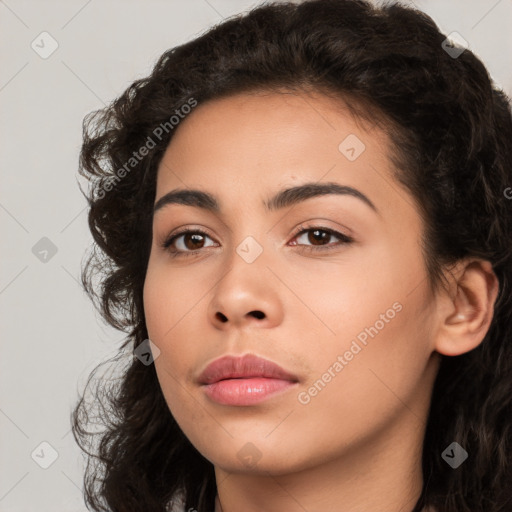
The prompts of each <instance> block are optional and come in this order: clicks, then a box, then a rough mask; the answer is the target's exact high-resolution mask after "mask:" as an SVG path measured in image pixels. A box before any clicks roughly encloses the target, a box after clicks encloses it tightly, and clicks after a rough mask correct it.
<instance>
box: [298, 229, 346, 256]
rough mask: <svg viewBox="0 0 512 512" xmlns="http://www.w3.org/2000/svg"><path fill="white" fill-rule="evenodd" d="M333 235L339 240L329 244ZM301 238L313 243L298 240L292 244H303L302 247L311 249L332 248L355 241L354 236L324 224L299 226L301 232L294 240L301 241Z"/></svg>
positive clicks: (322, 249)
mask: <svg viewBox="0 0 512 512" xmlns="http://www.w3.org/2000/svg"><path fill="white" fill-rule="evenodd" d="M333 237H334V238H338V240H339V242H338V243H336V244H334V245H332V244H328V241H329V240H330V239H332V238H333ZM301 238H302V242H306V243H307V242H309V243H311V244H312V245H303V244H302V243H297V242H292V245H302V249H306V250H311V251H324V250H332V249H336V248H337V247H339V246H340V245H345V244H349V243H351V242H353V241H354V240H353V238H351V237H349V236H347V235H344V234H343V233H339V232H338V231H335V230H334V229H330V228H325V227H322V226H310V227H304V226H299V232H298V233H297V234H296V235H295V236H294V240H295V239H297V241H300V239H301Z"/></svg>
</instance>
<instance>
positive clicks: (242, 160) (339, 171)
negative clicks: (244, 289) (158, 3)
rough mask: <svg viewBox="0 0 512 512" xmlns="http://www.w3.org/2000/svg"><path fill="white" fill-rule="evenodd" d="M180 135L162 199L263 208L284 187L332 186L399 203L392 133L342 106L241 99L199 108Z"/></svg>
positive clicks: (290, 96)
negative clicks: (205, 198)
mask: <svg viewBox="0 0 512 512" xmlns="http://www.w3.org/2000/svg"><path fill="white" fill-rule="evenodd" d="M175 130H176V131H175V132H174V135H173V138H172V139H171V142H170V144H169V146H168V148H167V149H166V152H165V154H164V156H163V158H162V160H161V163H160V167H159V171H158V177H157V193H156V200H158V199H159V198H160V197H162V196H163V195H164V194H165V193H167V192H169V191H170V190H173V189H183V188H194V189H201V190H206V191H209V192H211V193H212V194H214V195H215V196H216V197H218V198H219V199H220V201H219V202H220V203H221V207H222V202H229V201H235V200H237V201H238V202H239V201H240V200H241V198H243V201H244V202H245V203H246V205H249V204H250V203H251V202H252V201H254V203H253V205H254V206H255V207H256V202H258V205H261V204H264V199H266V198H267V197H270V196H271V195H273V192H274V191H276V190H278V189H282V188H283V187H284V186H294V185H299V184H301V183H305V182H312V181H314V182H322V181H329V182H337V183H339V184H340V185H343V186H351V187H354V188H357V189H359V190H362V191H363V193H364V194H365V195H366V196H368V197H372V196H373V197H374V198H375V199H374V200H372V201H373V202H374V203H376V204H377V203H380V204H381V205H382V206H383V207H384V208H385V207H386V204H389V205H392V203H393V201H394V202H396V197H393V196H396V191H395V192H393V187H391V188H390V187H389V183H390V181H391V180H393V178H392V172H393V168H392V164H391V162H390V159H389V152H390V148H391V143H390V140H389V137H388V135H387V133H386V132H385V130H382V129H381V128H379V127H377V126H376V125H372V124H370V123H369V122H367V121H365V120H362V119H360V118H358V117H356V116H354V115H353V114H352V112H351V110H350V109H349V108H348V106H347V103H346V102H344V101H342V100H338V99H333V98H330V97H327V96H324V95H322V94H309V93H308V94H306V93H289V92H288V93H278V92H265V93H262V92H258V93H244V94H237V95H234V96H230V97H225V98H222V99H215V100H211V101H208V102H205V103H203V104H199V105H198V106H197V107H196V108H195V109H194V110H193V111H192V112H191V113H190V114H189V115H188V116H187V117H186V118H185V119H183V120H181V121H180V124H179V125H178V126H177V127H176V128H175ZM386 182H388V184H387V185H386ZM396 186H397V187H398V186H399V184H396ZM386 193H387V196H386ZM403 193H404V194H405V191H404V192H403ZM258 208H259V206H258Z"/></svg>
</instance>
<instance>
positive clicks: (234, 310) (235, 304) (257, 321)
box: [208, 252, 283, 330]
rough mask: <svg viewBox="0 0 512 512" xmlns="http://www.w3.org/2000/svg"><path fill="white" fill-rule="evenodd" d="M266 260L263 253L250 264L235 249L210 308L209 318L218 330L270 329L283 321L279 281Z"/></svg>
mask: <svg viewBox="0 0 512 512" xmlns="http://www.w3.org/2000/svg"><path fill="white" fill-rule="evenodd" d="M266 263H267V262H266V260H265V258H264V257H263V254H262V255H260V256H259V257H258V258H257V259H256V260H255V261H253V262H252V263H247V262H246V261H244V259H243V258H241V257H240V256H239V255H238V254H237V253H236V252H234V254H233V256H232V257H231V258H230V261H229V266H228V269H227V271H226V272H224V275H223V277H222V278H221V279H220V281H218V283H217V284H216V286H215V288H214V290H213V295H212V297H211V300H210V304H209V308H208V315H209V318H210V321H211V322H212V323H213V325H214V326H215V327H216V328H217V329H222V330H226V329H232V328H245V327H249V326H251V327H253V328H269V327H275V326H276V325H279V323H281V322H282V318H283V305H282V302H281V297H280V296H279V290H278V288H279V280H278V279H276V277H275V276H274V274H273V272H271V271H270V269H269V268H268V267H267V265H266Z"/></svg>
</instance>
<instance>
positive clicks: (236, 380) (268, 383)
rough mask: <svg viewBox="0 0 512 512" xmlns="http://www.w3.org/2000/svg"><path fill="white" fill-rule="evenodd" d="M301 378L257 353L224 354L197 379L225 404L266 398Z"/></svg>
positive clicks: (294, 385)
mask: <svg viewBox="0 0 512 512" xmlns="http://www.w3.org/2000/svg"><path fill="white" fill-rule="evenodd" d="M298 381H299V380H298V378H297V377H296V376H295V375H293V374H291V373H290V372H287V371H286V370H284V369H283V368H281V367H280V366H279V365H277V364H276V363H274V362H272V361H269V360H267V359H263V358H260V357H258V356H256V355H254V354H246V355H244V356H243V357H234V356H225V357H221V358H219V359H216V360H215V361H213V363H211V364H210V365H208V366H207V367H206V369H205V370H204V371H203V372H202V373H201V375H200V376H199V379H198V383H199V384H200V385H201V388H202V389H203V391H204V392H205V394H206V395H207V396H208V397H209V398H210V399H211V400H213V401H214V402H216V403H218V404H222V405H236V406H247V405H253V404H257V403H260V402H263V401H265V400H267V399H269V398H270V397H273V396H275V395H277V394H281V393H283V392H284V391H286V390H289V389H291V388H293V387H296V386H297V385H298Z"/></svg>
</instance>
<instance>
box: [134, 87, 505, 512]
mask: <svg viewBox="0 0 512 512" xmlns="http://www.w3.org/2000/svg"><path fill="white" fill-rule="evenodd" d="M350 134H354V135H356V136H357V137H358V138H359V139H360V140H361V141H362V142H363V143H364V145H365V150H364V151H363V152H362V153H361V154H360V155H359V156H358V157H357V158H356V159H355V160H353V161H350V160H349V159H347V157H346V156H345V154H343V153H342V152H340V150H339V148H338V147H339V145H340V143H341V142H342V141H343V140H344V139H345V138H346V137H347V136H348V135H350ZM389 148H390V142H389V140H388V137H387V135H386V133H385V132H384V131H382V130H381V129H380V128H378V127H376V126H370V125H369V124H368V123H363V122H362V121H361V120H357V119H354V117H353V116H352V115H350V113H349V112H348V110H347V109H346V108H344V104H343V102H341V101H337V102H335V101H334V100H333V99H331V98H327V97H325V96H322V95H320V94H306V93H300V94H299V93H294V94H291V93H287V94H280V93H277V92H272V93H266V94H262V93H258V94H256V93H254V94H238V95H235V96H231V97H228V98H224V99H221V100H213V101H210V102H207V103H204V104H200V105H198V106H197V107H196V108H195V109H194V110H193V111H192V113H191V114H189V115H188V116H187V117H186V119H184V120H183V121H181V123H180V125H179V126H178V127H177V129H176V133H175V134H174V137H173V139H172V140H171V142H170V144H169V147H168V148H167V150H166V152H165V154H164V156H163V159H162V162H161V165H160V167H159V170H158V176H157V190H156V198H155V203H156V202H157V201H158V200H159V199H160V198H161V197H162V196H164V195H165V194H166V193H167V192H169V191H171V190H175V189H184V188H194V189H200V190H203V191H206V192H209V193H211V194H213V195H215V196H216V197H217V199H218V201H219V203H220V205H221V210H220V212H218V213H212V212H209V211H206V210H204V209H201V208H198V207H195V206H188V205H182V204H171V205H167V206H165V207H164V208H162V209H160V210H158V211H157V212H156V213H155V215H154V221H153V245H152V248H151V255H150V259H149V263H148V269H147V275H146V281H145V287H144V308H145V315H146V322H147V327H148V334H149V337H150V339H151V340H152V342H153V343H154V344H155V345H156V346H157V347H158V348H159V350H160V351H161V352H160V354H159V356H158V357H157V358H156V359H155V365H156V371H157V375H158V379H159V382H160V385H161V387H162V390H163V394H164V396H165V399H166V401H167V404H168V406H169V408H170V410H171V412H172V414H173V415H174V417H175V418H176V421H177V422H178V423H179V425H180V427H181V428H182V430H183V431H184V433H185V434H186V435H187V437H188V438H189V439H190V441H191V442H192V444H193V445H194V446H195V447H196V448H197V449H198V451H199V452H200V453H201V454H202V455H203V456H204V457H205V458H207V459H208V460H209V461H211V462H212V464H213V465H214V467H215V475H216V480H217V489H218V499H217V502H216V508H215V512H220V511H221V510H222V511H223V512H236V511H239V510H240V509H241V508H243V510H244V511H246V512H256V511H258V512H259V511H262V510H264V511H265V512H277V511H280V512H281V511H283V510H286V511H289V512H299V511H300V512H303V511H305V510H307V511H309V512H317V511H322V512H328V511H332V512H334V511H336V512H340V511H341V512H367V511H368V510H379V511H380V512H397V511H401V512H409V511H410V510H412V508H413V506H414V503H415V502H416V500H417V498H418V496H419V494H420V492H421V486H422V473H421V449H422V443H423V437H424V428H425V422H426V419H427V413H428V407H429V403H430V397H431V392H432V386H433V383H434V380H435V377H436V374H437V371H438V366H439V362H440V356H439V354H445V355H457V354H461V353H464V352H467V351H469V350H471V349H473V348H475V347H476V346H477V345H478V344H479V343H480V342H481V341H482V339H483V337H484V335H485V333H486V332H487V330H488V327H489V324H490V321H491V319H492V313H493V304H494V300H495V298H496V294H497V281H496V278H495V276H494V274H493V272H492V269H491V266H490V265H489V264H488V263H487V262H485V261H478V260H467V261H461V262H459V264H458V265H456V266H455V267H453V268H452V269H451V271H450V272H447V274H446V275H447V279H448V281H447V283H448V284H447V286H446V289H445V288H442V289H441V290H439V291H438V292H436V294H434V295H433V294H431V293H430V291H429V287H428V281H427V274H426V269H425V265H424V261H423V258H422V253H421V248H420V241H421V235H422V231H423V221H422V219H421V217H420V214H419V210H418V208H417V207H416V203H415V201H414V199H413V198H412V197H411V195H410V194H409V193H408V192H406V191H405V190H404V189H403V188H402V187H401V185H400V184H399V183H398V182H397V181H396V180H395V179H394V178H393V175H392V171H393V167H392V164H391V162H390V160H389V150H390V149H389ZM327 181H329V182H335V183H338V184H340V185H347V186H351V187H353V188H355V189H357V190H359V191H360V192H362V193H363V194H364V195H365V196H367V197H368V198H369V199H370V200H371V201H372V203H373V204H374V205H375V206H376V208H377V210H378V212H375V211H374V210H373V209H372V208H370V207H369V206H368V205H366V204H365V203H364V202H363V201H362V200H360V199H358V198H356V197H353V196H350V195H335V194H330V195H324V196H319V197H314V198H309V199H307V200H305V201H303V202H301V203H299V204H296V205H294V206H291V207H288V208H284V209H282V210H276V211H272V212H269V211H267V210H265V208H264V206H263V201H264V200H266V199H267V198H269V197H271V196H272V195H274V194H275V193H276V192H277V191H278V190H280V189H282V188H285V187H290V186H297V185H300V184H303V183H305V182H315V183H317V182H320V183H323V182H327ZM301 225H302V226H303V227H304V228H305V229H308V228H309V229H311V228H312V227H314V228H316V227H321V228H323V229H325V228H329V229H332V230H335V231H338V232H340V233H342V234H345V235H348V236H351V237H353V240H354V241H353V242H352V243H349V244H340V238H338V237H337V235H332V236H330V237H329V236H328V235H324V236H325V239H324V241H323V242H322V241H320V242H317V244H318V245H315V238H314V237H313V236H312V235H313V233H312V231H307V232H305V233H302V234H300V235H298V236H295V234H296V233H298V228H299V227H300V226H301ZM187 226H188V227H191V228H199V229H202V230H204V231H207V232H208V236H207V237H205V238H203V239H201V238H200V239H199V242H197V241H196V242H195V245H194V243H193V242H191V241H190V239H188V242H187V240H186V239H187V237H180V238H179V239H178V240H176V241H175V244H174V246H175V248H177V249H178V250H181V251H183V252H185V251H188V252H193V250H194V248H196V252H195V254H194V255H192V256H177V257H174V258H173V257H172V256H171V254H170V253H169V252H168V250H166V249H164V248H163V247H162V244H163V242H164V241H165V239H166V238H167V237H168V236H169V235H170V234H172V233H173V232H178V231H179V229H178V228H180V229H182V228H184V227H187ZM313 231H314V230H313ZM308 234H309V236H308ZM248 236H251V237H253V238H254V239H255V240H256V241H257V243H258V244H259V245H260V246H261V248H262V251H263V252H262V253H261V254H260V255H259V256H258V257H257V258H256V259H255V261H253V262H252V263H248V262H247V261H245V260H244V259H243V258H242V257H241V256H239V254H238V253H237V252H236V249H237V247H238V246H239V245H240V244H241V242H242V241H244V239H245V238H246V237H248ZM294 242H295V243H297V244H299V245H294ZM322 244H323V246H327V245H330V246H331V250H324V251H322V250H321V247H320V249H318V246H319V245H320V246H322ZM308 249H310V250H309V251H308ZM315 251H316V252H315ZM396 303H399V304H400V305H401V306H402V308H401V310H400V311H399V312H396V314H395V315H394V317H393V318H392V319H388V322H385V324H384V327H383V328H382V329H380V330H379V332H378V334H377V335H375V336H374V337H373V338H371V337H368V340H367V344H366V345H363V344H362V343H359V345H360V346H361V347H362V349H361V350H360V351H359V352H358V353H357V354H356V355H354V356H353V358H352V359H351V360H350V361H346V359H344V360H345V362H346V363H347V364H346V365H343V368H342V370H341V371H338V372H337V373H336V372H334V373H335V377H332V378H331V380H330V382H328V383H327V384H326V385H325V386H324V387H323V388H322V389H321V391H320V392H318V393H317V394H316V395H315V396H310V401H309V402H308V403H307V404H304V403H301V402H300V401H299V399H298V395H299V393H300V392H302V393H303V395H302V396H304V393H307V392H308V390H309V389H310V388H311V386H312V385H313V384H314V383H315V382H316V381H318V379H320V378H322V375H323V374H325V373H326V371H327V369H328V368H332V367H333V364H334V363H335V362H336V361H337V360H338V359H337V358H338V356H340V355H341V356H343V355H344V354H345V352H346V351H347V350H349V349H350V347H351V343H352V342H353V340H355V339H356V337H357V335H358V334H360V333H361V332H362V331H364V330H365V328H369V327H370V326H375V325H376V322H377V321H378V320H379V319H381V318H382V317H381V316H380V315H382V314H386V311H387V310H389V309H390V308H392V305H393V304H396ZM251 311H260V312H262V313H263V314H262V315H260V317H257V316H254V315H252V314H251V313H250V312H251ZM216 313H222V315H224V316H225V321H224V322H223V321H222V320H221V318H220V317H219V315H216ZM379 325H380V324H379ZM245 353H254V354H257V355H259V356H261V357H264V358H267V359H270V360H272V361H274V362H276V363H277V364H279V365H280V366H282V367H283V368H285V369H286V370H287V371H289V372H291V373H293V374H295V375H297V377H298V379H299V383H298V386H297V387H296V388H295V389H293V390H288V391H285V392H283V393H281V394H279V395H275V396H273V397H272V398H270V399H268V400H266V401H265V402H262V403H260V404H257V405H252V406H246V407H236V406H226V405H219V404H217V403H215V402H213V401H211V400H210V399H209V398H208V397H207V396H206V395H205V393H204V391H203V390H202V389H201V387H200V386H199V385H198V384H197V383H196V380H195V379H196V378H197V377H198V375H199V374H200V372H201V371H202V370H203V369H204V368H205V367H206V366H207V365H208V364H209V363H210V362H212V361H213V360H215V359H217V358H218V357H220V356H223V355H226V354H233V355H242V354H245ZM331 372H332V370H331ZM248 443H251V444H248ZM241 450H242V451H241ZM246 452H248V453H250V454H253V456H254V458H253V463H252V464H250V463H248V462H247V461H246V460H244V459H243V458H242V457H241V456H239V454H240V453H241V454H243V453H246ZM254 461H255V462H254ZM242 504H243V507H242Z"/></svg>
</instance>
